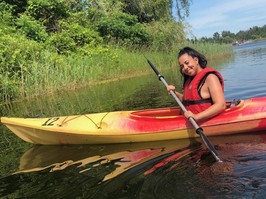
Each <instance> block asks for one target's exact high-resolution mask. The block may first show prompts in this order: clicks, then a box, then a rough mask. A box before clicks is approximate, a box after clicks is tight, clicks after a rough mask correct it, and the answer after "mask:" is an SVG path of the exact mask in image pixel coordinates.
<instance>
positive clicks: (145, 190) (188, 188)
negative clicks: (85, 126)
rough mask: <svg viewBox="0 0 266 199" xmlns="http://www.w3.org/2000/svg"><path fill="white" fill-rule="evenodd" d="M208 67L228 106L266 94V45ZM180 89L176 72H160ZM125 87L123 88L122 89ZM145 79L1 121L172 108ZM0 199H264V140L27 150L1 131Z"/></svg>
mask: <svg viewBox="0 0 266 199" xmlns="http://www.w3.org/2000/svg"><path fill="white" fill-rule="evenodd" d="M234 50H235V53H236V56H235V57H234V58H233V59H232V58H230V59H229V58H228V59H227V58H225V59H224V60H223V61H221V62H220V63H217V64H215V63H211V64H212V65H213V66H215V67H217V68H218V69H219V71H220V72H221V73H222V75H223V76H224V78H225V95H226V98H227V99H235V98H241V99H247V98H250V97H257V96H265V95H266V81H265V77H264V76H265V72H266V71H265V70H266V67H265V60H266V41H263V42H258V43H248V44H244V45H241V46H237V47H234ZM163 73H164V76H165V79H166V81H168V82H169V83H176V84H177V83H180V82H179V81H178V80H177V78H176V77H177V74H176V73H177V70H176V71H165V72H163ZM125 85H126V86H125ZM175 105H176V102H175V101H174V99H172V98H171V96H169V95H168V94H167V93H166V91H165V88H164V85H162V83H161V82H159V81H158V78H156V76H155V75H154V74H153V73H151V74H150V75H147V76H145V77H136V78H131V79H126V80H122V81H120V82H110V83H108V84H106V85H99V86H95V87H92V88H87V89H82V90H79V91H75V92H68V93H60V95H58V96H49V97H47V96H46V97H43V98H42V97H39V98H38V99H34V100H31V99H29V100H25V101H23V102H19V103H14V104H9V105H7V106H2V107H1V114H2V115H9V116H18V117H22V116H36V115H40V116H52V115H53V116H56V115H68V114H82V113H91V112H103V111H114V110H132V109H135V110H136V109H144V108H155V107H165V106H175ZM1 131H2V133H1V141H0V149H1V156H0V197H1V198H116V199H117V198H145V199H146V198H160V199H161V198H264V197H265V195H266V169H265V168H266V167H265V165H266V143H265V142H266V134H265V132H257V133H252V134H249V135H247V134H246V135H233V136H220V137H210V138H209V139H210V141H211V143H212V144H213V145H214V146H215V147H216V149H217V150H218V152H219V157H221V158H222V159H223V160H224V162H223V163H217V162H215V160H214V158H213V157H212V155H210V153H209V152H208V150H207V149H206V147H205V145H204V144H202V142H201V139H193V140H188V139H186V140H172V141H161V142H149V143H135V144H116V145H78V146H39V145H36V146H33V145H31V144H28V143H25V142H24V141H22V140H20V139H19V138H17V137H16V136H14V135H13V134H12V133H10V131H8V130H7V129H6V128H5V127H3V126H1Z"/></svg>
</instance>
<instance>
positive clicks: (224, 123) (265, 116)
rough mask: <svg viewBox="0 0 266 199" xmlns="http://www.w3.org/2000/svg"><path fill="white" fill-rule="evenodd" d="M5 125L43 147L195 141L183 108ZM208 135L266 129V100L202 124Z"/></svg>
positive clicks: (243, 105) (242, 104) (8, 120)
mask: <svg viewBox="0 0 266 199" xmlns="http://www.w3.org/2000/svg"><path fill="white" fill-rule="evenodd" d="M1 122H2V123H3V124H4V125H5V126H6V127H7V128H9V129H10V130H11V131H12V132H13V133H14V134H16V135H17V136H18V137H20V138H21V139H23V140H24V141H26V142H29V143H33V144H43V145H58V144H111V143H130V142H149V141H160V140H173V139H188V138H191V139H192V138H195V137H198V135H197V134H196V132H195V129H194V128H193V126H192V125H191V124H190V122H189V121H188V120H187V119H186V118H184V117H183V116H182V115H180V110H179V108H159V109H148V110H139V111H117V112H106V113H95V114H84V115H73V116H60V117H51V118H9V117H1ZM198 124H199V125H200V127H202V128H203V131H204V133H205V135H206V136H218V135H228V134H237V133H251V132H254V131H261V130H264V129H266V97H261V98H251V99H248V100H241V102H240V103H239V104H238V105H237V106H235V107H232V108H228V109H226V110H225V111H224V112H223V113H221V114H220V115H218V116H216V117H214V118H212V119H210V120H208V121H201V122H198Z"/></svg>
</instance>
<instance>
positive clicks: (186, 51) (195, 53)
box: [178, 47, 207, 85]
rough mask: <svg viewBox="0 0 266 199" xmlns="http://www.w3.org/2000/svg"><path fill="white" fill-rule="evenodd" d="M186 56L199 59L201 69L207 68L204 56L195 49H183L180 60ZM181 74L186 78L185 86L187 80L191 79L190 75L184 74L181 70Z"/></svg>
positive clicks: (180, 52) (179, 55)
mask: <svg viewBox="0 0 266 199" xmlns="http://www.w3.org/2000/svg"><path fill="white" fill-rule="evenodd" d="M184 54H188V55H189V56H191V57H192V58H195V57H197V58H198V59H199V65H200V67H201V68H205V67H206V66H207V59H206V57H205V56H204V55H202V54H201V53H199V52H198V51H196V50H195V49H193V48H190V47H184V48H183V49H181V50H180V51H179V53H178V59H179V58H180V57H181V56H182V55H184ZM180 73H181V74H182V76H183V77H184V82H183V85H184V84H185V83H186V81H187V79H188V78H189V76H188V75H185V74H184V73H182V70H181V69H180Z"/></svg>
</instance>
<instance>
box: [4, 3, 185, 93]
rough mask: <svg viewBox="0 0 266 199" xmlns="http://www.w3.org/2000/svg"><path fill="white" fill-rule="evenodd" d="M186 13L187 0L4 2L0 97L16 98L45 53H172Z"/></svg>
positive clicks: (182, 37) (62, 56)
mask: <svg viewBox="0 0 266 199" xmlns="http://www.w3.org/2000/svg"><path fill="white" fill-rule="evenodd" d="M173 6H175V9H173ZM188 8H189V0H155V1H154V0H142V1H139V0H130V1H129V0H27V1H25V0H2V1H1V2H0V70H1V72H2V73H1V78H0V91H2V92H0V93H5V92H4V89H7V88H10V86H11V87H14V89H13V91H14V92H13V91H12V93H16V90H17V89H16V88H17V87H16V85H19V84H23V83H24V82H25V81H24V80H25V79H27V76H30V73H31V71H32V70H31V68H32V65H33V64H35V65H38V64H36V62H38V60H42V58H43V57H45V56H46V55H45V56H44V54H45V53H47V52H49V53H50V55H51V56H52V57H53V59H52V60H64V59H65V58H66V57H71V58H72V57H80V56H83V55H86V56H97V55H98V54H102V53H104V54H107V53H108V52H109V51H108V49H109V46H115V47H116V48H123V49H125V48H126V49H142V48H145V49H153V50H170V48H169V47H172V46H174V44H177V43H179V42H180V41H183V40H185V35H184V26H183V24H182V22H181V20H182V19H183V17H186V16H187V15H188ZM173 10H174V11H173ZM177 16H178V17H179V19H180V21H178V20H176V19H177V18H176V17H177ZM109 53H110V52H109ZM110 54H111V53H110ZM112 57H115V56H112ZM39 64H40V66H39V67H43V64H45V62H41V61H40V62H39ZM57 64H58V63H57V62H55V63H54V65H55V66H54V67H55V68H56V67H58V68H62V66H61V65H62V64H61V65H60V66H57ZM8 90H11V89H8ZM0 97H1V96H0Z"/></svg>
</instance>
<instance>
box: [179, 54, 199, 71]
mask: <svg viewBox="0 0 266 199" xmlns="http://www.w3.org/2000/svg"><path fill="white" fill-rule="evenodd" d="M178 62H179V65H180V69H181V71H182V73H184V74H185V75H188V76H195V75H196V74H197V73H198V72H200V71H201V67H199V59H198V58H197V57H194V58H193V57H191V56H190V55H188V54H187V53H186V54H184V55H181V56H180V57H179V59H178Z"/></svg>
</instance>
